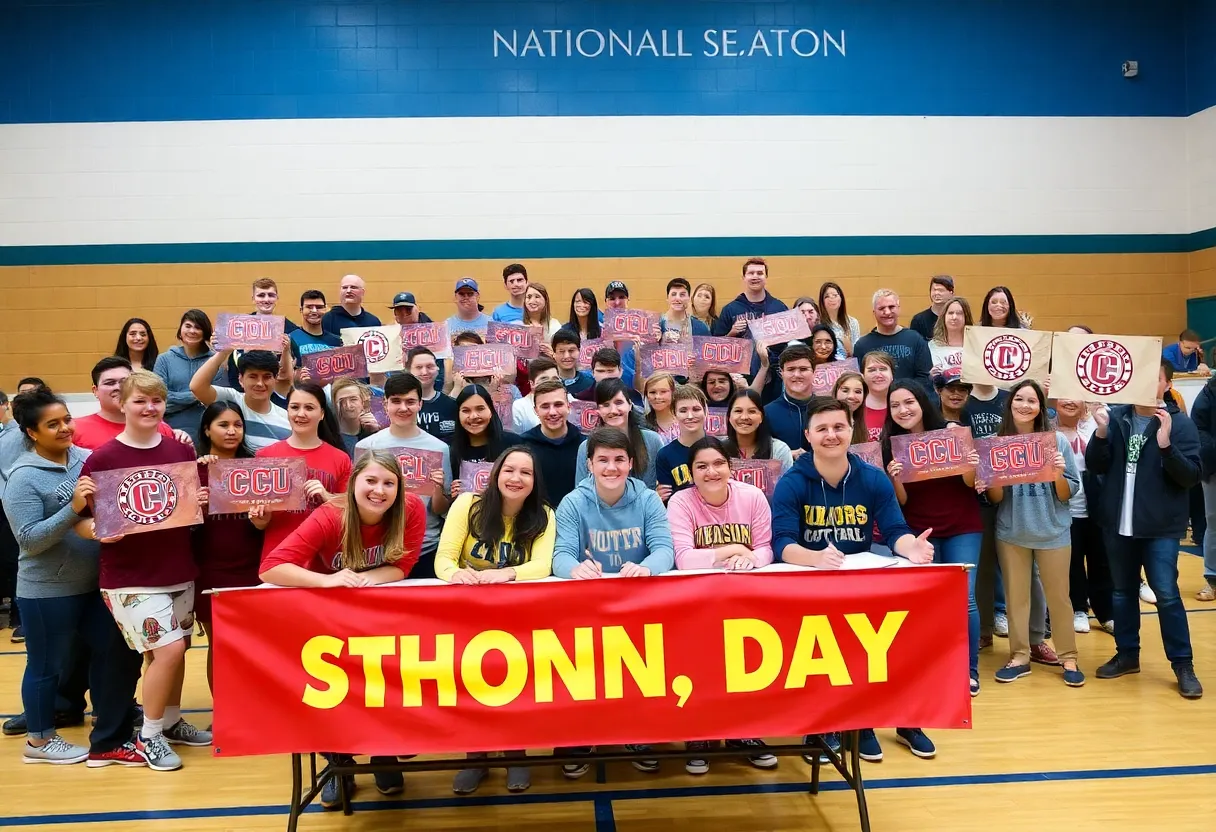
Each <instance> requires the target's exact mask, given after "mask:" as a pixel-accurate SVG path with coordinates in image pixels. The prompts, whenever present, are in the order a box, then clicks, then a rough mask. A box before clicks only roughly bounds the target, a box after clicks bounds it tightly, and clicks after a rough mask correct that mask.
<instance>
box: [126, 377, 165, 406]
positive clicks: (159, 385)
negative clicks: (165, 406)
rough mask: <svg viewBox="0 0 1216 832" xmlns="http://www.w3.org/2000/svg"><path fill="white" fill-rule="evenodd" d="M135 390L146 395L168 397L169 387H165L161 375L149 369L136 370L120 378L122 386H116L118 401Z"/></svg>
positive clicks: (132, 393)
mask: <svg viewBox="0 0 1216 832" xmlns="http://www.w3.org/2000/svg"><path fill="white" fill-rule="evenodd" d="M137 390H138V391H139V392H140V393H143V394H144V395H146V396H160V397H161V398H162V399H165V398H168V397H169V388H167V387H165V382H164V381H163V380H162V379H161V377H160V376H158V375H157V374H156V373H154V372H152V371H151V370H136V371H134V372H133V373H131V375H129V376H127V377H126V378H124V379H123V380H122V386H121V387H119V388H118V401H119V403H120V404H121V403H122V402H125V401H126V400H127V399H129V398H131V396H133V395H134V394H135V391H137Z"/></svg>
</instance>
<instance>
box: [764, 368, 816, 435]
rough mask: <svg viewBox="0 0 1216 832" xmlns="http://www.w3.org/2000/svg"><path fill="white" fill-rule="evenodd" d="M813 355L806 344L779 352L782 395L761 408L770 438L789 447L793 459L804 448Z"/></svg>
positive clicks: (812, 382) (812, 375)
mask: <svg viewBox="0 0 1216 832" xmlns="http://www.w3.org/2000/svg"><path fill="white" fill-rule="evenodd" d="M813 357H814V353H812V352H811V348H810V347H808V346H807V345H806V344H793V345H792V346H788V347H786V348H785V349H784V350H782V351H781V357H780V358H779V359H778V362H779V363H780V366H781V395H780V396H779V397H777V398H776V399H774V400H773V401H771V402H769V403H768V404H766V405H765V406H764V421H766V422H768V426H769V429H770V430H771V431H772V433H773V436H775V437H776V438H777V439H780V440H781V441H782V442H784V443H785V444H787V445H789V446H790V452H791V453H793V455H794V459H797V458H798V457H800V456H802V452H803V451H804V450H806V449H807V448H809V447H810V446H809V445H807V444H806V413H807V408H808V407H810V405H811V401H812V400H813V399H814V395H815V394H814V391H813V385H814V381H815V368H814V366H813V365H814V361H813V360H812V359H813Z"/></svg>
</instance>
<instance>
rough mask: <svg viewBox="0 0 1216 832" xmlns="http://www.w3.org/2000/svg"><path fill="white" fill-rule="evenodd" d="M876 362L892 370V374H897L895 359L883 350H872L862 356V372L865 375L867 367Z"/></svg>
mask: <svg viewBox="0 0 1216 832" xmlns="http://www.w3.org/2000/svg"><path fill="white" fill-rule="evenodd" d="M875 362H877V363H879V364H882V365H884V366H886V367H888V368H890V370H891V372H892V373H894V372H895V359H894V358H892V357H891V353H889V352H883V351H882V350H870V351H869V352H868V353H866V354H865V355H864V356H862V359H861V371H862V372H863V373H864V372H865V371H866V367H869V366H870V365H871V364H873V363H875Z"/></svg>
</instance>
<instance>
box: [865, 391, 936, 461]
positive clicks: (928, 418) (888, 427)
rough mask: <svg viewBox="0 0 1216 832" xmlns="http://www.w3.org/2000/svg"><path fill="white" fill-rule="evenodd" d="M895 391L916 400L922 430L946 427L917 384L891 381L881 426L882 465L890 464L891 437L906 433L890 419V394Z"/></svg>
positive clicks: (927, 396) (926, 395)
mask: <svg viewBox="0 0 1216 832" xmlns="http://www.w3.org/2000/svg"><path fill="white" fill-rule="evenodd" d="M896 390H907V391H908V392H909V393H911V394H912V397H913V398H914V399H916V403H917V404H918V405H920V418H921V429H922V430H926V431H929V430H942V429H943V428H945V427H946V420H945V419H944V418H942V414H941V411H939V410H938V409H937V408H936V407H934V406H933V405H932V404H930V403H929V395H928V394H927V393H926V392H925V388H923V387H922V386H921V385H920V384H919V383H918V382H915V381H908V380H906V379H905V380H902V381H893V382H891V387H890V389H889V390H887V421H886V424H884V425H883V426H882V438H881V439H880V440H879V441H880V442H882V461H883V463H884V464H886V465H889V464H890V463H891V437H892V436H903V435H904V434H905V433H907V432H908V431H907V429H906V428H903V427H900V425H899V423H898V422H896V421H895V419H894V418H892V417H891V394H892V393H894V392H895V391H896Z"/></svg>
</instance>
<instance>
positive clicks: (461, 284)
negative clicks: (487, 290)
mask: <svg viewBox="0 0 1216 832" xmlns="http://www.w3.org/2000/svg"><path fill="white" fill-rule="evenodd" d="M461 289H472V290H473V291H474V292H480V291H481V290H480V289H478V288H477V281H476V280H474V279H473V278H471V277H462V278H460V280H457V281H456V291H457V292H459V291H460V290H461Z"/></svg>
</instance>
